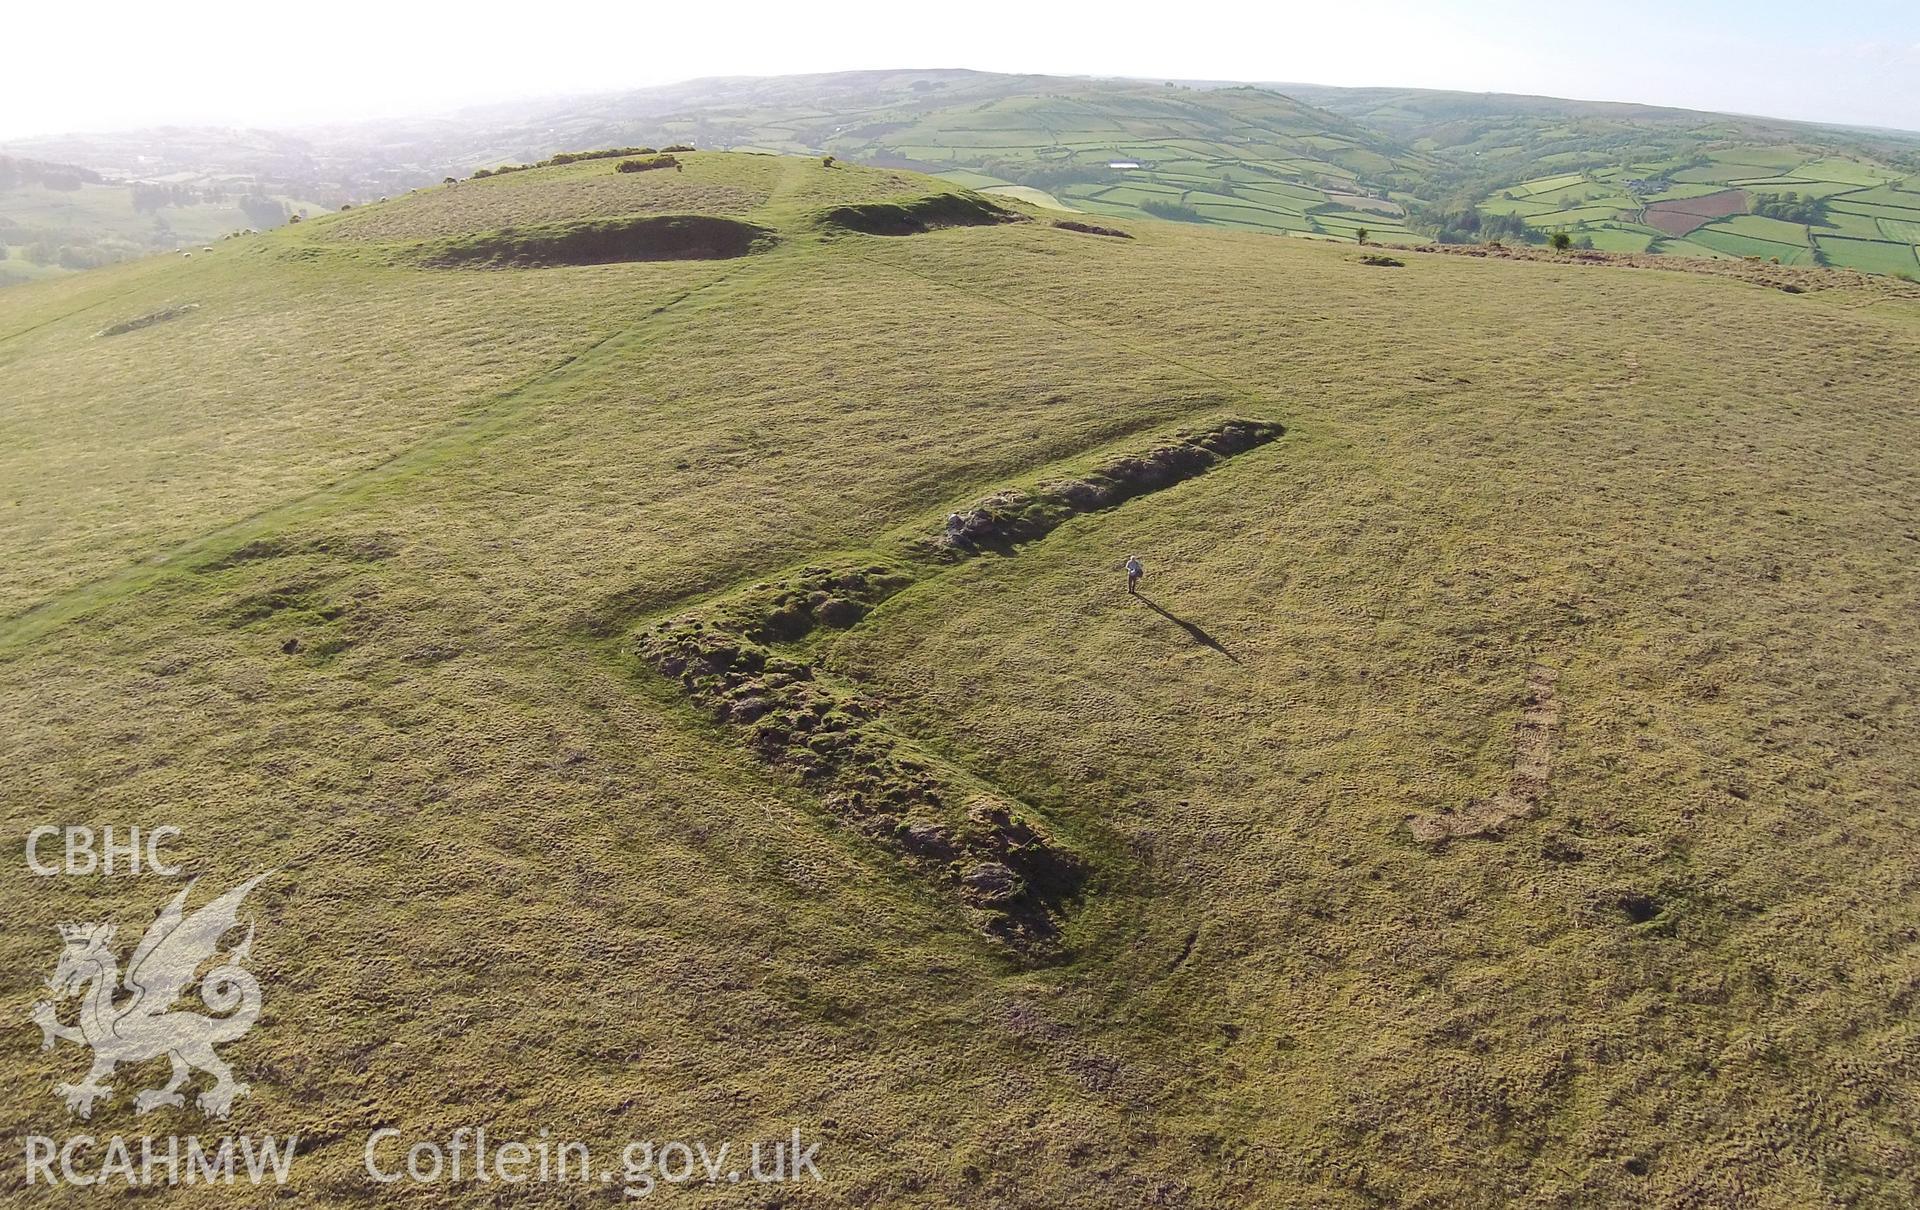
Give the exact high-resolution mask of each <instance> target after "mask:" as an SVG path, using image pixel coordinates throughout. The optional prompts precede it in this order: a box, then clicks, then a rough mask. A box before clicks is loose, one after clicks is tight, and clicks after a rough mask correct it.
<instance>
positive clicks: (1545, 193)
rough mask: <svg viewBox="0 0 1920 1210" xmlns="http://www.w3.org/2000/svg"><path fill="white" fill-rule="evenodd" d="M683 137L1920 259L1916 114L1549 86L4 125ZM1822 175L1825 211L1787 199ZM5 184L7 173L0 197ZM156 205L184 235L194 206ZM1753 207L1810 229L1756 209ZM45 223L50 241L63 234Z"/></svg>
mask: <svg viewBox="0 0 1920 1210" xmlns="http://www.w3.org/2000/svg"><path fill="white" fill-rule="evenodd" d="M674 143H690V144H693V145H696V146H699V147H702V148H708V149H717V150H736V151H757V152H770V153H779V154H805V155H822V154H832V155H835V156H838V157H839V158H841V159H844V160H853V161H857V162H863V163H867V164H871V165H875V166H880V167H895V168H908V169H914V170H918V171H924V172H927V173H932V174H938V175H940V176H943V177H944V178H946V179H948V180H950V181H952V182H954V183H956V184H959V185H962V186H965V187H968V188H973V189H977V190H981V191H983V192H986V193H989V194H993V195H997V196H1002V197H1008V198H1013V199H1016V200H1019V201H1023V202H1027V203H1031V204H1037V205H1043V206H1046V207H1048V208H1050V209H1061V210H1068V211H1080V212H1084V213H1089V214H1093V215H1105V216H1110V217H1121V218H1125V217H1146V216H1153V217H1160V218H1170V219H1176V220H1181V221H1186V222H1192V223H1204V224H1207V225H1211V226H1224V227H1232V228H1238V229H1243V230H1252V231H1264V232H1267V233H1269V234H1284V235H1293V236H1302V237H1308V238H1318V239H1327V240H1336V241H1352V240H1354V239H1355V238H1357V237H1358V235H1359V233H1360V231H1361V230H1363V229H1364V230H1365V231H1366V232H1367V233H1368V235H1369V238H1370V240H1371V241H1372V242H1377V243H1387V244H1411V243H1418V242H1421V241H1422V240H1426V239H1439V240H1441V241H1444V242H1469V243H1471V242H1482V241H1485V240H1493V239H1499V240H1506V241H1509V242H1520V241H1531V242H1544V241H1545V240H1546V239H1547V237H1548V235H1549V233H1550V232H1552V231H1553V230H1557V229H1561V228H1564V229H1566V230H1567V231H1568V232H1569V234H1570V235H1571V236H1572V237H1574V238H1575V239H1576V240H1577V241H1579V242H1580V243H1582V244H1583V245H1584V244H1586V243H1589V242H1590V243H1591V244H1592V245H1593V246H1594V247H1596V248H1599V249H1602V250H1609V251H1621V252H1627V251H1634V252H1639V251H1651V252H1654V253H1677V254H1682V255H1687V256H1694V257H1714V256H1726V255H1732V256H1748V255H1760V256H1762V258H1763V259H1766V260H1771V258H1772V257H1773V256H1776V255H1778V256H1780V257H1781V259H1782V261H1783V263H1798V262H1806V263H1824V264H1832V265H1839V266H1846V267H1853V268H1858V269H1861V270H1863V271H1866V272H1872V273H1881V274H1890V273H1901V272H1907V271H1908V270H1909V269H1910V268H1912V266H1909V265H1907V263H1906V262H1907V261H1908V260H1910V259H1912V258H1913V256H1914V255H1915V253H1914V248H1915V247H1916V245H1915V244H1914V242H1913V235H1914V233H1913V232H1911V231H1909V230H1907V224H1908V223H1910V222H1911V221H1912V220H1911V218H1910V216H1909V215H1908V211H1907V207H1906V203H1907V202H1908V201H1910V200H1911V195H1912V186H1913V185H1914V182H1915V181H1916V180H1920V135H1914V134H1901V133H1898V132H1891V131H1860V130H1851V129H1846V128H1839V127H1828V126H1817V125H1811V124H1807V123H1795V122H1782V121H1775V120H1771V119H1765V118H1754V117H1742V116H1736V115H1729V114H1712V113H1698V112H1693V111H1689V110H1678V109H1666V108H1661V107H1657V106H1648V105H1629V104H1617V103H1602V102H1587V101H1573V100H1565V99H1561V98H1553V97H1524V96H1508V95H1502V94H1466V93H1450V92H1437V91H1430V90H1421V89H1385V88H1330V87H1325V86H1318V85H1303V84H1279V85H1262V86H1255V85H1246V84H1238V85H1235V84H1225V83H1219V82H1190V83H1177V82H1150V81H1140V80H1102V79H1090V78H1084V77H1065V76H1044V75H999V74H994V73H989V72H976V71H962V70H897V71H858V72H838V73H827V74H820V75H801V76H781V77H769V78H756V77H739V78H720V79H705V80H694V81H688V82H686V83H683V84H676V85H670V86H665V87H658V88H647V89H640V90H635V91H632V92H625V93H609V94H601V95H590V96H583V97H568V98H565V99H563V100H558V101H554V100H548V101H539V102H517V103H511V104H502V105H495V106H488V107H484V108H479V109H474V110H470V111H466V112H463V113H461V114H458V115H453V116H451V117H444V116H442V117H435V118H431V119H419V120H396V121H391V122H383V123H379V124H374V125H368V126H358V127H338V128H328V129H322V130H313V131H302V132H297V133H292V134H288V133H274V132H261V131H209V130H192V129H186V130H182V129H167V130H159V131H142V132H132V133H127V134H120V135H100V136H71V137H65V138H49V139H40V140H31V141H29V142H27V143H25V144H21V145H20V146H19V147H18V148H17V150H18V151H19V153H20V154H23V155H32V156H37V157H40V158H43V159H60V160H66V161H71V162H73V163H81V164H85V165H87V166H88V167H89V168H90V169H97V170H99V171H100V172H102V173H104V174H106V175H107V176H108V177H109V178H112V179H116V180H135V179H140V180H146V179H149V178H151V179H154V180H161V181H171V182H175V183H176V185H178V186H179V187H182V188H189V189H190V190H197V191H199V192H198V193H196V194H195V197H196V198H198V197H200V196H201V195H204V196H205V197H206V198H207V199H208V200H209V201H210V202H216V203H219V204H222V205H231V204H232V203H233V202H234V200H235V199H236V198H238V197H241V196H243V195H245V196H254V195H257V196H258V198H259V202H260V203H264V204H266V205H269V206H272V205H277V204H280V203H286V204H288V205H290V206H291V207H292V209H294V210H295V211H300V210H306V211H308V212H314V211H317V210H321V209H328V208H332V207H334V206H337V205H339V204H341V203H343V202H360V203H364V202H367V201H371V200H373V199H375V198H378V197H382V196H390V195H399V194H402V193H405V192H407V191H409V190H412V189H415V188H423V187H427V186H431V185H434V184H437V183H439V182H440V181H442V180H443V179H444V178H446V177H449V176H452V177H460V178H464V177H467V176H469V175H470V174H471V173H473V172H474V171H475V170H476V169H483V168H492V167H494V166H497V165H500V164H518V163H530V162H539V161H541V160H544V159H546V158H547V157H549V156H550V155H552V154H553V153H554V152H556V151H560V150H562V149H564V148H566V147H587V146H615V147H617V146H628V145H654V146H659V145H665V144H674ZM1670 177H1671V178H1672V179H1671V180H1670V179H1668V178H1670ZM1736 181H1738V182H1746V183H1745V184H1742V185H1736V184H1734V182H1736ZM1635 184H1640V185H1643V186H1645V185H1651V186H1654V187H1651V188H1643V189H1640V190H1638V191H1636V190H1635V189H1633V188H1631V186H1633V185H1635ZM1728 188H1738V189H1741V190H1742V191H1743V193H1744V194H1746V196H1745V197H1744V198H1743V199H1741V205H1740V206H1739V207H1738V208H1736V209H1734V210H1732V211H1724V210H1723V211H1722V212H1720V213H1719V214H1717V215H1714V216H1711V217H1717V218H1729V217H1731V216H1732V215H1736V214H1737V215H1743V216H1745V218H1744V219H1743V220H1741V221H1734V222H1725V223H1721V224H1719V225H1718V226H1716V227H1715V228H1714V229H1713V230H1709V231H1706V232H1704V233H1703V235H1702V236H1701V238H1700V239H1693V238H1690V233H1684V232H1679V230H1678V229H1679V228H1680V227H1681V226H1683V225H1684V224H1681V223H1678V222H1676V221H1671V220H1669V221H1664V222H1663V221H1655V222H1649V221H1648V220H1647V216H1646V215H1645V214H1644V213H1643V211H1645V210H1646V208H1647V207H1648V206H1649V205H1652V204H1657V203H1659V202H1663V201H1675V200H1685V199H1686V198H1687V197H1688V196H1698V195H1704V194H1709V193H1714V192H1720V191H1723V190H1725V189H1728ZM1876 191H1880V192H1876ZM108 193H109V194H110V193H111V191H108ZM1843 193H1857V194H1858V196H1853V197H1846V198H1840V197H1838V195H1840V194H1843ZM1788 194H1793V195H1795V196H1794V197H1792V198H1788V197H1787V196H1786V195H1788ZM1829 196H1832V197H1834V199H1835V200H1833V202H1832V204H1830V205H1828V204H1824V203H1822V204H1821V205H1820V206H1819V209H1818V213H1815V214H1810V215H1805V216H1802V217H1800V218H1796V219H1792V220H1786V219H1777V214H1778V213H1779V212H1782V211H1783V210H1789V209H1793V208H1795V207H1798V206H1800V205H1802V204H1803V203H1804V202H1805V200H1806V199H1807V198H1810V197H1811V198H1813V199H1814V200H1815V201H1816V202H1818V201H1820V199H1824V198H1828V197H1829ZM102 197H103V199H104V200H105V201H109V202H111V201H113V200H114V199H113V198H112V197H111V196H108V195H105V194H103V195H102ZM301 199H317V201H307V200H301ZM6 205H7V201H6V198H5V196H4V195H0V218H4V217H5V213H6ZM1754 207H1759V209H1754ZM1863 207H1864V208H1863ZM122 208H124V207H122ZM109 209H111V207H109ZM162 216H163V217H165V218H167V221H168V222H169V223H171V224H173V226H174V227H177V228H178V233H177V234H184V233H186V232H187V229H188V226H189V225H191V224H192V223H194V222H196V221H198V220H197V219H196V218H195V217H194V216H190V215H187V214H185V213H181V214H175V213H173V212H163V215H162ZM1656 217H1657V212H1656ZM1767 218H1776V221H1790V222H1792V223H1793V225H1796V226H1798V227H1800V228H1801V230H1800V231H1798V232H1788V231H1783V230H1781V229H1778V228H1769V229H1764V230H1763V228H1765V224H1763V223H1756V222H1754V221H1751V220H1754V219H1767ZM124 220H125V216H120V215H118V214H117V212H116V213H115V214H113V215H109V214H107V213H106V212H104V211H102V212H100V213H95V212H94V211H92V210H90V209H87V208H80V209H72V208H70V209H68V210H67V211H65V212H64V213H63V214H62V215H61V217H60V221H61V223H63V224H64V229H65V230H67V231H70V232H72V233H73V239H72V241H71V242H73V243H74V244H75V245H76V246H80V245H87V246H93V245H100V246H101V247H102V249H103V251H102V253H101V254H100V255H93V256H92V257H91V259H90V260H88V261H87V263H94V262H96V261H98V260H102V259H109V258H111V257H112V256H113V255H116V254H124V253H128V252H131V251H133V250H135V248H145V247H163V248H164V247H174V246H180V245H181V240H180V239H179V238H178V237H177V234H176V233H175V232H173V231H160V232H158V233H157V234H156V232H155V231H153V230H150V229H149V228H152V227H153V226H154V224H153V221H152V220H150V219H149V220H146V221H145V223H144V225H142V224H140V223H136V224H134V226H135V228H137V230H136V231H135V233H134V234H136V235H137V236H138V237H139V239H141V240H144V241H145V242H144V243H139V244H136V245H127V246H121V245H118V244H114V243H113V241H114V240H124V239H126V238H127V237H128V232H127V230H126V226H127V224H126V222H125V221H124ZM1809 220H1811V221H1809ZM221 221H222V222H224V220H221ZM203 225H204V224H203ZM216 225H219V224H218V223H216ZM247 225H253V226H260V225H265V224H261V223H253V224H247ZM194 229H195V230H199V229H200V228H199V227H194ZM227 229H230V227H226V226H222V227H221V230H222V231H224V230H227ZM206 234H207V235H211V234H213V232H211V231H207V232H206ZM199 238H201V237H198V236H196V237H194V238H193V239H189V240H187V241H185V242H186V243H189V244H190V243H192V242H196V241H197V240H198V239H199ZM42 242H43V243H44V241H42ZM1783 244H1784V245H1786V246H1784V247H1782V246H1781V245H1783ZM45 248H46V255H45V256H43V257H42V259H43V260H48V261H49V263H57V261H58V259H59V243H58V241H57V240H56V241H55V242H54V243H52V244H47V245H45ZM115 249H117V253H116V252H115V251H114V250H115ZM68 259H69V260H70V261H73V262H74V263H80V260H81V255H80V253H78V252H73V253H69V254H68Z"/></svg>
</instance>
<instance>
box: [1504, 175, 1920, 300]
mask: <svg viewBox="0 0 1920 1210" xmlns="http://www.w3.org/2000/svg"><path fill="white" fill-rule="evenodd" d="M1479 209H1480V210H1481V212H1482V213H1485V214H1494V215H1516V216H1518V217H1519V218H1520V219H1521V220H1522V221H1523V222H1525V223H1526V225H1527V226H1528V227H1530V228H1533V229H1535V230H1538V231H1540V232H1542V233H1547V232H1560V231H1564V232H1566V233H1567V234H1568V235H1570V236H1572V237H1573V240H1574V242H1575V244H1576V245H1577V246H1580V247H1592V248H1596V249H1599V250H1600V251H1604V252H1655V253H1666V254H1669V255H1676V256H1715V255H1719V256H1740V257H1758V258H1760V259H1762V260H1775V259H1777V260H1778V261H1779V262H1780V263H1781V264H1783V265H1832V266H1835V267H1839V268H1846V269H1858V270H1860V271H1861V272H1865V273H1891V274H1902V275H1905V276H1915V275H1920V178H1914V177H1902V176H1901V175H1900V174H1899V172H1898V171H1897V170H1895V169H1891V168H1887V167H1884V166H1882V165H1879V164H1875V163H1871V162H1868V161H1865V160H1856V159H1848V158H1844V157H1838V156H1832V155H1815V154H1813V153H1812V152H1811V151H1809V150H1808V149H1804V148H1796V147H1761V146H1733V147H1725V148H1720V149H1716V150H1714V151H1711V152H1709V153H1707V154H1705V155H1700V156H1694V157H1692V158H1690V159H1687V160H1678V159H1676V160H1670V161H1665V162H1655V163H1638V164H1632V165H1627V166H1624V167H1619V168H1612V169H1602V170H1595V171H1590V172H1565V173H1559V174H1556V175H1553V176H1545V177H1540V178H1538V179H1535V180H1530V181H1524V182H1522V183H1520V184H1518V185H1514V186H1512V187H1510V188H1507V189H1503V190H1500V191H1499V192H1498V193H1496V194H1493V195H1491V196H1489V197H1487V198H1485V199H1483V200H1482V201H1481V202H1480V204H1479Z"/></svg>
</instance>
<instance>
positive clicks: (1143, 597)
mask: <svg viewBox="0 0 1920 1210" xmlns="http://www.w3.org/2000/svg"><path fill="white" fill-rule="evenodd" d="M1133 595H1134V596H1136V597H1138V598H1139V599H1140V603H1141V604H1143V605H1145V606H1146V607H1147V608H1148V609H1151V610H1153V612H1155V613H1157V614H1159V615H1160V616H1161V617H1163V618H1165V619H1167V621H1169V622H1172V623H1173V624H1174V625H1175V626H1178V627H1179V628H1180V629H1182V630H1184V631H1186V632H1187V637H1188V638H1190V639H1192V640H1193V641H1194V642H1196V643H1198V644H1200V645H1201V646H1202V647H1211V648H1213V649H1214V650H1215V651H1217V652H1219V653H1220V654H1221V655H1224V656H1226V657H1227V658H1228V659H1230V660H1232V661H1233V662H1234V663H1236V664H1238V663H1239V662H1240V657H1239V656H1237V655H1235V654H1233V652H1231V651H1228V650H1227V649H1226V647H1225V646H1223V645H1222V644H1221V642H1220V640H1219V639H1216V638H1214V637H1213V636H1212V635H1210V634H1208V633H1207V632H1206V631H1205V630H1202V629H1201V628H1200V626H1199V624H1198V623H1195V622H1189V621H1187V620H1186V619H1185V618H1183V617H1181V616H1180V615H1179V614H1177V613H1173V612H1172V611H1170V610H1167V609H1164V608H1162V607H1161V605H1160V603H1159V602H1157V601H1155V600H1154V599H1153V598H1152V597H1150V596H1148V595H1147V594H1145V593H1143V592H1137V593H1135V594H1133Z"/></svg>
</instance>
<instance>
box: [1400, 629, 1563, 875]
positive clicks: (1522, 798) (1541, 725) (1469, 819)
mask: <svg viewBox="0 0 1920 1210" xmlns="http://www.w3.org/2000/svg"><path fill="white" fill-rule="evenodd" d="M1559 679H1560V673H1559V671H1558V670H1557V669H1554V668H1549V667H1547V666H1546V665H1544V664H1536V665H1534V668H1533V671H1532V673H1531V674H1530V675H1529V676H1528V678H1527V700H1526V708H1525V710H1524V711H1522V713H1521V715H1520V721H1519V722H1517V723H1515V724H1514V726H1513V772H1512V774H1511V775H1510V776H1509V778H1508V780H1507V785H1506V787H1505V788H1504V789H1502V790H1501V791H1500V792H1499V793H1497V794H1493V795H1490V796H1488V797H1485V798H1475V799H1472V800H1470V801H1469V802H1468V803H1467V805H1466V806H1464V807H1462V808H1460V809H1459V810H1458V811H1453V810H1447V811H1436V812H1433V813H1431V814H1427V815H1416V816H1414V817H1413V818H1412V819H1411V820H1409V821H1408V825H1407V826H1408V827H1409V828H1410V829H1412V831H1413V838H1414V839H1415V840H1418V841H1419V842H1421V843H1422V844H1429V845H1444V844H1445V843H1447V842H1448V841H1449V840H1471V839H1481V838H1486V837H1494V836H1500V835H1502V834H1503V833H1505V832H1506V830H1507V829H1508V828H1509V827H1511V826H1512V825H1513V824H1515V823H1517V822H1519V821H1520V820H1523V819H1530V818H1532V817H1533V816H1534V815H1535V814H1537V813H1538V812H1539V810H1540V805H1541V803H1542V802H1543V801H1545V799H1546V796H1547V782H1548V781H1549V779H1551V777H1552V776H1553V745H1554V740H1555V737H1556V736H1557V735H1558V733H1559V729H1560V698H1559V696H1558V695H1557V694H1556V693H1555V692H1554V685H1555V683H1556V682H1557V681H1558V680H1559Z"/></svg>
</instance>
